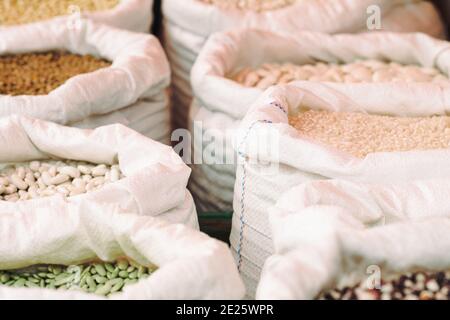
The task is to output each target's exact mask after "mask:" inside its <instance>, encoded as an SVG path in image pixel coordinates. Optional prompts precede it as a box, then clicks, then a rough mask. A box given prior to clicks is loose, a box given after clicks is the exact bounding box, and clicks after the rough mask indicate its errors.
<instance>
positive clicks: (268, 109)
mask: <svg viewBox="0 0 450 320" xmlns="http://www.w3.org/2000/svg"><path fill="white" fill-rule="evenodd" d="M447 52H448V51H446V52H444V53H442V55H440V56H439V59H437V60H434V61H435V63H438V64H441V63H442V64H445V61H448V59H445V56H446V55H447ZM441 58H442V59H441ZM383 86H384V87H385V88H386V90H384V91H383V90H381V89H379V93H378V96H377V100H376V99H374V97H375V95H376V90H375V89H374V88H373V90H372V91H371V90H370V85H365V84H361V87H359V88H358V87H357V86H356V87H354V88H353V90H349V89H347V88H345V87H340V86H339V85H338V84H337V85H334V84H331V83H330V84H322V85H321V84H314V83H307V82H295V83H292V84H290V85H286V86H279V87H273V88H272V89H269V90H268V91H267V92H266V93H265V94H264V95H263V96H262V97H261V98H260V99H258V101H257V102H256V103H255V104H254V105H253V107H252V108H251V110H250V111H249V113H248V114H247V116H246V117H245V118H244V120H243V122H242V123H241V130H239V134H240V135H241V136H240V139H239V141H240V143H239V147H238V152H239V155H240V160H241V163H240V164H238V169H237V176H236V184H235V194H234V203H233V208H234V216H233V229H232V231H231V236H230V241H231V244H232V246H233V248H234V249H235V256H236V260H237V261H238V264H239V268H240V270H241V272H242V273H244V274H245V275H246V276H247V277H250V278H251V279H250V280H249V281H248V282H247V285H248V287H250V288H251V289H249V292H252V289H253V290H254V289H255V288H256V287H255V285H256V283H257V281H258V277H259V276H258V274H259V272H258V270H260V269H261V266H262V264H263V263H264V260H265V259H266V258H267V257H268V255H269V254H270V253H271V251H272V246H271V235H270V228H269V223H268V215H267V208H269V207H271V206H272V205H274V204H275V202H276V201H277V200H278V198H279V196H280V194H281V193H283V192H285V191H287V190H288V189H289V188H291V187H293V186H294V185H297V184H300V183H305V182H309V181H312V180H319V179H344V180H349V181H355V182H365V183H381V184H384V183H391V182H407V181H411V180H416V179H433V178H434V179H438V178H445V177H450V170H449V167H448V165H447V164H448V161H450V150H449V149H439V150H438V149H436V150H427V151H410V152H383V153H372V154H369V155H368V156H366V157H365V158H355V157H353V156H351V155H349V154H346V153H343V152H340V151H337V150H336V149H334V148H331V147H328V146H326V145H324V144H321V143H316V142H315V141H313V140H312V139H307V138H304V137H303V136H302V135H300V134H299V133H298V131H297V130H296V129H294V128H293V127H291V126H290V125H289V124H288V114H295V112H296V111H298V110H299V109H301V108H302V109H303V108H310V109H316V110H317V109H319V110H320V109H322V110H330V111H352V112H367V113H370V114H390V115H395V116H399V117H402V116H431V115H445V114H447V113H448V103H446V101H448V97H447V91H448V90H443V89H444V87H439V86H433V85H427V84H424V85H423V86H422V87H421V86H420V85H418V84H414V83H408V84H395V85H393V86H392V87H393V88H392V89H390V88H389V87H388V86H387V85H385V84H380V85H379V88H383ZM363 88H366V90H365V92H364V90H363ZM359 90H360V91H359ZM395 90H398V91H395ZM394 91H395V92H394ZM375 101H376V102H375ZM261 136H263V137H265V136H267V137H268V138H267V139H266V140H264V141H259V140H258V139H260V137H261ZM255 143H263V144H262V146H264V148H255ZM256 145H257V144H256Z"/></svg>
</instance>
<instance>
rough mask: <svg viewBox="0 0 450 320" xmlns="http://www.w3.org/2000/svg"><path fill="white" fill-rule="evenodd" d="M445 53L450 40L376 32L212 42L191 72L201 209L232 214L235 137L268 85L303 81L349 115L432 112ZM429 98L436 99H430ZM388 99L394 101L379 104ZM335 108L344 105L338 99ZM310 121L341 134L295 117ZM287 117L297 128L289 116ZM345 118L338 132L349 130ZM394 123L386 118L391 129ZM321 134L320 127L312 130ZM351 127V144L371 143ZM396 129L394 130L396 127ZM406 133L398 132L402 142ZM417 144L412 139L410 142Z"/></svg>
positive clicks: (248, 33) (264, 35)
mask: <svg viewBox="0 0 450 320" xmlns="http://www.w3.org/2000/svg"><path fill="white" fill-rule="evenodd" d="M449 47H450V45H449V43H448V42H446V41H440V40H437V39H434V38H431V37H428V36H426V35H423V34H396V33H382V32H380V33H377V34H375V33H366V34H358V35H348V34H346V35H325V34H321V33H312V32H297V33H293V34H291V35H290V36H280V35H276V34H273V33H269V32H264V31H258V30H244V31H242V30H239V31H230V32H225V33H221V34H216V35H214V36H212V37H211V38H210V39H209V41H208V42H207V43H206V45H205V47H204V48H203V50H202V52H201V53H200V55H199V57H198V59H197V61H196V63H195V65H194V67H193V69H192V88H193V90H194V96H195V98H194V100H193V103H192V105H191V114H190V130H191V135H192V136H193V138H194V141H195V149H196V150H201V151H202V152H203V154H200V156H197V158H196V159H198V158H200V159H202V160H203V163H201V164H200V163H194V166H193V175H192V179H191V182H190V189H191V190H192V192H193V194H194V197H195V198H196V201H197V205H198V207H199V209H200V210H201V211H208V212H223V211H231V209H232V201H233V190H234V184H235V171H236V162H237V159H236V158H237V156H236V151H237V150H236V146H237V145H238V142H236V141H235V135H236V132H237V131H239V126H240V122H241V119H242V118H243V117H244V116H245V114H246V113H247V111H248V109H249V106H250V105H251V104H252V103H253V102H254V101H255V100H256V99H257V98H258V97H259V96H260V95H261V94H262V93H263V92H264V90H265V89H266V88H268V87H269V86H272V85H276V84H286V83H290V82H293V81H302V84H301V87H302V88H305V89H307V90H311V91H312V92H313V93H314V95H315V96H316V97H317V100H318V101H320V100H330V101H332V100H333V99H334V100H336V99H338V95H339V93H342V94H343V95H344V96H345V97H347V98H348V99H347V100H345V103H347V104H348V105H347V106H344V107H343V108H348V109H352V110H355V109H356V110H361V108H359V109H358V108H356V107H354V105H359V106H362V109H364V110H366V111H368V112H370V111H373V112H377V113H381V112H378V111H380V110H379V109H380V108H379V105H383V104H388V105H389V106H390V108H389V109H388V110H387V111H386V108H385V109H384V110H382V111H386V112H387V114H392V115H395V114H396V113H397V111H399V112H403V110H404V109H408V108H409V106H410V105H413V104H417V107H418V108H423V109H424V110H425V109H427V108H430V107H432V108H433V110H435V108H436V106H439V105H441V104H445V103H446V102H445V101H446V100H445V97H444V98H442V97H443V96H444V95H445V94H443V93H441V91H442V88H446V87H450V80H449V78H448V75H447V66H448V64H449V60H448V54H447V51H446V50H447V49H448V48H449ZM427 90H430V91H427ZM335 91H337V92H339V93H336V92H335ZM431 92H435V93H436V95H431V97H430V93H431ZM388 96H393V97H394V98H393V99H391V101H388V102H384V100H388V99H387V97H388ZM299 97H300V94H299ZM381 98H382V99H383V101H382V102H380V99H381ZM441 98H442V100H440V99H441ZM332 102H333V101H332ZM333 103H334V102H333ZM315 104H317V103H315ZM338 104H339V105H343V104H344V100H343V101H342V102H338ZM420 105H422V107H420ZM377 108H378V109H377ZM335 109H336V108H330V110H332V111H334V110H335ZM343 110H344V109H343ZM411 110H413V108H411ZM429 110H430V114H433V113H432V112H431V109H429ZM320 112H321V113H320ZM339 114H340V115H341V116H342V117H344V116H343V115H342V114H341V113H339ZM381 114H383V113H381ZM308 115H311V117H312V115H316V118H321V117H325V116H327V119H328V123H326V124H325V123H324V124H323V125H324V126H328V127H330V129H329V131H330V134H334V135H336V134H337V133H338V132H339V130H340V128H336V130H335V131H334V132H331V131H332V126H330V123H332V122H334V121H335V120H338V119H339V117H338V116H335V115H334V113H327V112H326V111H319V110H316V111H310V112H309V113H301V114H300V115H299V116H300V117H307V116H308ZM411 115H414V114H413V113H411ZM311 117H308V118H306V119H310V118H311ZM359 118H360V120H361V121H362V122H366V120H365V119H367V121H371V125H372V126H378V125H380V123H381V122H382V121H381V120H382V119H384V118H377V117H375V116H372V117H364V116H363V115H360V116H359ZM290 119H291V121H293V122H295V121H296V119H295V115H294V114H293V115H292V117H291V118H290ZM377 119H380V121H377ZM298 120H299V121H301V118H299V119H298ZM344 120H345V119H342V121H341V122H342V123H341V126H343V127H344V130H348V131H350V128H349V127H347V125H348V123H346V122H344ZM324 121H325V120H324ZM395 121H397V120H392V121H391V122H390V123H391V125H394V124H395ZM417 121H418V122H420V120H417ZM430 121H431V122H433V121H434V124H431V123H430V126H435V127H436V126H438V127H439V128H440V124H438V123H441V122H442V123H444V122H445V120H444V118H440V120H439V119H435V120H430ZM311 125H312V124H311ZM421 125H422V124H420V125H419V126H421ZM367 126H369V124H368V125H367ZM405 127H406V124H404V126H403V128H405ZM444 127H445V125H444ZM319 128H320V124H319V123H318V124H317V129H316V130H315V131H318V129H319ZM353 128H354V129H355V130H356V129H357V130H360V131H362V133H366V136H365V138H364V139H362V138H363V137H362V136H361V135H360V134H358V135H356V134H355V135H354V136H353V138H354V140H355V141H356V140H359V139H362V140H361V141H359V145H360V146H361V145H363V144H364V143H365V142H367V140H372V139H373V137H372V136H370V133H371V131H365V130H364V128H363V127H360V128H355V127H353ZM423 128H425V125H423ZM313 129H314V128H312V129H307V130H313ZM413 129H414V124H410V127H409V129H408V130H413ZM244 130H245V129H244ZM372 130H376V129H375V128H372ZM379 130H383V129H381V128H380V129H379ZM397 130H399V131H400V127H398V128H397ZM315 131H314V132H313V133H315ZM397 133H399V132H397ZM349 134H350V133H349ZM351 134H353V133H351ZM373 134H374V135H376V134H377V133H376V132H374V133H373ZM406 135H407V133H406V132H404V133H402V137H405V136H406ZM211 136H212V137H214V140H213V139H211ZM383 138H385V137H383ZM333 139H337V138H333ZM386 139H389V138H386ZM322 140H323V139H322ZM415 142H417V141H416V140H414V141H413V140H411V141H410V142H409V144H410V145H412V144H414V143H415ZM343 143H347V142H345V141H344V142H343ZM371 143H376V141H371ZM392 143H395V142H392ZM367 147H369V145H368V146H367ZM209 150H214V156H213V157H212V159H207V158H206V156H205V155H208V154H209V153H211V152H207V151H209ZM362 151H363V150H361V152H362ZM197 152H198V151H197ZM196 159H194V160H196ZM197 161H198V160H197ZM205 190H206V191H205Z"/></svg>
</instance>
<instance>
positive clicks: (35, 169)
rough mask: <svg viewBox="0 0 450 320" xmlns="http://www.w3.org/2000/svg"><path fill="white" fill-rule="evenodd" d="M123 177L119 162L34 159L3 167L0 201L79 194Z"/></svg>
mask: <svg viewBox="0 0 450 320" xmlns="http://www.w3.org/2000/svg"><path fill="white" fill-rule="evenodd" d="M123 177H124V176H123V174H122V173H121V171H120V168H119V166H118V165H112V166H108V165H105V164H98V165H92V164H89V163H85V162H76V161H65V162H64V161H31V162H29V163H20V164H17V165H8V166H6V167H5V168H3V169H2V170H0V200H5V201H13V202H16V201H25V200H29V199H36V198H39V197H47V196H52V195H55V194H61V195H63V196H66V197H70V196H76V195H79V194H83V193H86V192H90V191H94V190H97V189H98V188H100V187H101V186H103V185H104V184H106V183H109V182H115V181H118V180H120V179H121V178H123Z"/></svg>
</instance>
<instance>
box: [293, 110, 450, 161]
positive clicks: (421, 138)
mask: <svg viewBox="0 0 450 320" xmlns="http://www.w3.org/2000/svg"><path fill="white" fill-rule="evenodd" d="M289 122H290V124H291V125H292V126H293V127H295V128H296V129H297V130H298V131H299V132H300V133H301V134H302V135H303V136H304V137H307V138H311V139H313V140H315V141H318V142H320V143H323V144H326V145H329V146H332V147H334V148H336V149H338V150H340V151H343V152H345V153H349V154H351V155H353V156H355V157H359V158H364V157H365V156H366V155H368V154H370V153H374V152H398V151H411V150H430V149H443V148H448V147H449V146H450V117H446V116H433V117H417V118H400V117H390V116H378V115H368V114H363V113H352V112H330V111H314V110H309V111H306V112H301V113H299V114H298V115H296V116H291V117H290V119H289Z"/></svg>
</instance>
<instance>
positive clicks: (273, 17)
mask: <svg viewBox="0 0 450 320" xmlns="http://www.w3.org/2000/svg"><path fill="white" fill-rule="evenodd" d="M371 6H378V7H379V8H380V14H381V30H385V31H397V32H424V33H427V34H429V35H431V36H435V37H442V38H445V37H444V26H443V23H442V21H441V18H440V16H439V13H438V12H437V10H436V9H435V8H434V6H433V5H432V4H431V3H429V2H424V1H403V0H398V1H388V0H377V1H373V0H370V1H369V0H359V1H354V0H315V1H297V2H296V3H295V4H293V5H291V6H288V7H285V8H281V9H278V10H273V11H266V12H259V13H258V12H253V11H249V10H224V9H221V8H219V7H217V6H214V5H208V4H204V3H202V2H200V1H198V0H164V1H163V5H162V10H163V16H164V21H163V24H164V44H165V48H166V51H167V54H168V56H169V60H170V63H171V65H172V69H173V89H174V91H173V100H172V102H173V105H172V116H173V120H174V123H175V124H176V125H177V126H180V127H183V128H186V127H187V126H188V125H187V124H186V122H187V121H188V114H189V108H190V102H191V99H192V92H191V89H190V83H189V80H188V79H189V75H190V72H191V67H192V65H193V63H194V61H195V59H196V57H197V55H198V54H199V53H200V51H201V49H202V47H203V46H204V44H205V42H206V41H207V39H208V37H209V36H211V35H212V34H214V33H216V32H222V31H227V30H230V29H235V28H236V29H247V28H254V29H261V30H267V31H272V32H274V33H278V34H286V35H290V34H297V33H298V32H299V31H302V30H309V31H318V32H325V33H343V32H349V33H355V32H366V31H368V27H367V20H368V18H369V14H368V13H367V9H368V8H369V7H371ZM349 12H351V13H352V14H351V15H349ZM377 31H379V30H377ZM265 43H266V44H267V43H269V42H268V41H267V42H265ZM273 49H276V47H275V46H273V47H272V51H273ZM252 52H253V50H252ZM227 61H228V62H229V61H231V60H229V59H227Z"/></svg>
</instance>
